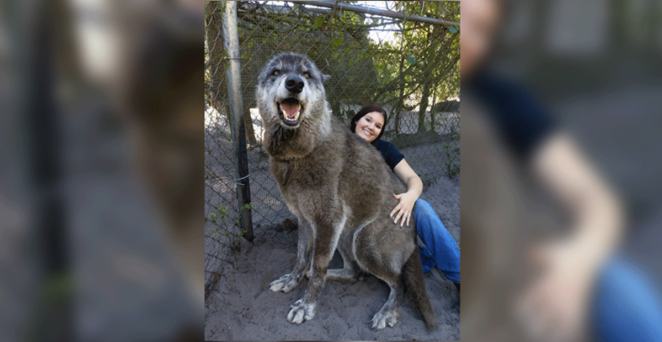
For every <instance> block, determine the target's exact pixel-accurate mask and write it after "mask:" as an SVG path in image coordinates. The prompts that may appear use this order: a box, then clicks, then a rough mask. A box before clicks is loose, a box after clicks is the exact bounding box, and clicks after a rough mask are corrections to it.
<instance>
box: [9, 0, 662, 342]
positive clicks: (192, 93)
mask: <svg viewBox="0 0 662 342" xmlns="http://www.w3.org/2000/svg"><path fill="white" fill-rule="evenodd" d="M485 1H488V0H485ZM495 1H496V0H495ZM474 2H476V3H481V0H463V1H462V2H461V7H462V13H461V16H462V17H463V18H462V25H461V27H460V34H461V43H460V45H461V46H463V45H465V41H464V39H465V35H464V34H463V32H464V31H465V30H466V29H467V28H466V26H465V25H473V24H476V25H477V27H479V28H480V27H482V23H484V21H483V20H480V19H479V18H481V17H480V15H481V14H480V13H476V14H467V13H466V12H465V9H466V5H467V4H469V3H474ZM496 2H497V4H498V6H497V7H499V10H498V11H501V12H499V14H498V15H496V18H498V20H496V21H495V22H496V23H497V24H494V26H490V25H487V26H488V31H489V32H493V33H494V35H489V34H488V35H486V36H485V35H484V36H481V37H488V38H489V39H487V41H486V42H485V43H486V46H489V49H486V51H487V53H486V54H485V56H484V58H482V59H481V63H478V64H481V65H485V66H488V65H489V67H490V70H492V71H493V72H494V73H495V74H498V75H500V76H499V77H501V78H503V79H508V80H510V81H512V82H515V83H517V84H519V85H522V86H523V87H524V89H526V90H527V91H528V92H530V93H532V94H535V97H536V98H538V99H539V100H540V103H541V106H544V107H545V108H547V109H548V111H549V112H550V113H551V115H552V116H553V117H554V119H555V120H556V121H557V122H558V123H559V127H562V129H563V130H564V131H565V132H569V133H570V134H571V135H572V137H573V139H574V141H575V142H576V143H577V146H580V147H581V150H582V151H583V153H582V155H583V156H585V157H586V159H587V160H589V161H590V165H592V166H593V167H594V169H595V170H596V171H597V173H598V174H600V177H602V178H603V179H604V180H605V182H606V183H607V184H609V187H610V189H612V190H613V192H614V193H616V194H617V195H618V198H619V203H620V204H621V206H622V208H623V210H624V212H625V213H626V214H627V219H626V220H625V224H624V225H623V227H622V228H623V232H624V234H623V235H622V237H621V238H619V244H618V245H619V246H620V247H618V248H619V249H616V247H614V249H613V250H612V251H611V253H612V254H614V255H619V256H621V257H622V258H625V259H627V260H628V261H629V262H628V265H630V266H628V268H629V269H630V270H637V275H638V277H639V278H640V279H646V282H647V283H649V284H650V285H651V287H652V288H653V291H646V294H647V295H650V294H652V297H651V296H649V297H646V298H648V299H651V301H652V302H655V294H656V293H657V292H659V291H658V290H657V289H659V286H660V284H662V268H661V267H660V264H659V260H661V259H660V256H661V255H660V250H659V248H656V247H657V246H656V245H657V242H658V241H660V237H661V236H660V235H662V231H661V230H660V225H661V224H662V215H661V214H660V210H659V209H660V205H661V204H662V196H660V193H661V192H660V190H661V187H662V182H660V180H659V179H658V177H657V175H659V174H661V172H660V171H662V162H661V160H660V154H659V151H658V150H659V147H658V146H659V145H660V141H659V139H660V136H661V135H660V134H659V133H658V131H659V129H660V128H661V127H662V122H661V120H662V116H660V115H659V111H660V109H662V97H661V96H659V93H660V90H661V89H662V78H661V77H660V76H662V75H661V73H662V70H661V67H660V64H659V62H658V61H659V60H660V55H661V54H662V43H661V42H662V40H661V39H660V38H661V37H662V20H661V19H662V18H661V17H662V16H661V14H662V13H661V12H662V11H661V9H662V7H661V6H662V4H661V3H660V2H659V1H652V0H638V1H627V2H626V1H622V2H621V1H598V0H574V1H570V0H558V1H537V2H528V1H518V0H512V1H505V0H504V1H496ZM487 6H489V5H486V8H488V7H487ZM500 6H503V7H500ZM204 10H205V8H204V4H203V3H202V2H197V1H185V0H180V1H168V2H156V1H149V0H148V1H113V2H111V1H107V0H71V1H64V0H58V1H49V2H47V1H36V0H27V1H8V0H4V1H0V130H1V131H0V340H2V341H21V340H39V341H44V340H58V341H60V340H67V341H68V340H99V341H106V340H113V341H116V340H120V341H132V340H158V341H162V340H173V341H177V340H182V341H183V340H201V339H202V331H203V330H202V321H203V305H202V302H203V290H202V289H203V284H204V278H203V273H204V270H203V265H204V262H203V259H204V253H203V248H204V247H203V238H204V233H203V231H202V229H200V230H199V231H198V230H192V229H184V228H182V227H190V226H195V227H202V226H203V225H204V217H205V216H204V209H203V208H204V206H205V204H204V186H203V177H204V176H203V175H204V158H205V157H204V150H205V146H204V125H203V123H204V122H205V117H204V113H205V109H206V108H205V101H206V100H205V99H204V98H203V95H202V94H203V93H204V92H205V83H204V82H203V79H204V77H205V74H204V65H205V64H204V63H205V62H204V61H205V48H204V47H205V30H204V23H205V19H204V18H205V12H204ZM472 18H474V19H479V20H477V21H475V22H474V23H473V24H472V23H471V21H470V20H471V19H472ZM487 20H494V19H487ZM489 32H488V33H489ZM207 48H208V49H209V48H210V47H209V46H207ZM460 63H461V64H465V57H464V55H463V56H462V58H461V62H460ZM463 73H464V71H463ZM465 104H466V106H467V108H469V107H471V105H472V104H471V103H466V101H464V103H463V104H462V111H463V114H462V115H463V117H462V143H461V144H462V157H463V158H462V222H461V224H462V231H463V233H462V234H463V241H462V250H463V252H462V253H463V259H464V264H463V273H464V275H463V282H464V284H465V286H464V289H465V291H464V294H463V295H462V297H463V300H464V305H463V309H464V312H463V313H462V326H463V327H462V339H466V340H477V339H481V338H489V339H490V340H527V339H529V340H530V339H532V338H531V337H530V335H529V334H528V333H527V332H526V330H527V328H526V324H524V326H523V325H522V324H521V323H518V322H517V321H516V319H515V316H516V315H515V314H514V313H513V310H512V308H513V306H514V304H515V303H516V300H517V298H518V297H520V296H521V295H522V294H523V293H524V292H525V289H526V288H527V284H528V283H529V281H530V279H531V277H532V275H531V274H530V273H531V272H528V271H527V268H526V267H525V266H526V265H525V264H526V261H527V259H526V258H525V257H524V256H525V255H526V252H525V251H526V250H527V249H528V247H530V246H533V245H534V244H535V242H536V241H546V240H547V239H549V237H550V236H553V235H554V234H553V233H554V232H556V231H563V230H564V229H566V228H567V227H568V225H567V224H566V222H567V221H566V220H565V219H564V213H563V210H560V209H559V208H557V205H558V204H557V203H556V202H555V201H554V200H551V199H549V198H548V196H547V194H546V192H545V191H544V190H541V189H538V188H537V187H538V186H537V185H536V183H535V182H530V180H529V179H528V178H527V177H528V176H527V173H526V172H521V173H520V172H519V171H517V170H518V169H519V167H520V166H519V165H517V162H516V161H513V160H512V159H513V158H511V157H509V156H508V155H509V153H508V148H507V147H504V148H503V151H501V152H499V153H497V152H494V151H491V150H489V151H488V150H486V149H485V148H483V147H484V146H489V145H490V143H491V142H492V141H491V140H487V141H482V140H480V139H481V137H486V136H488V135H487V134H467V133H466V132H467V131H466V129H469V130H471V129H473V128H472V127H474V128H476V129H477V130H487V131H489V130H490V126H489V125H490V124H487V123H486V122H487V121H485V120H481V119H476V120H474V119H470V120H465V116H464V110H465V109H464V108H465ZM474 104H475V105H476V106H477V107H478V106H480V105H481V103H480V102H476V103H474ZM348 110H349V109H348ZM483 111H484V112H489V110H487V109H483ZM492 129H494V128H492ZM474 139H475V140H474ZM495 140H498V139H495ZM481 146H483V147H481ZM146 150H149V151H151V152H153V153H149V154H145V151H146ZM191 151H199V152H197V153H196V152H191ZM471 156H474V157H473V158H474V159H473V160H474V161H477V162H478V163H479V164H477V165H480V167H481V168H484V169H489V168H492V167H496V168H499V169H500V171H498V172H496V173H492V174H491V175H487V176H485V175H483V176H485V177H483V178H477V177H480V176H481V175H480V174H472V173H467V172H468V171H469V170H468V169H467V167H466V166H465V163H466V162H471V160H472V159H470V158H472V157H471ZM488 156H491V157H489V158H488ZM466 165H470V164H466ZM150 170H152V171H154V170H157V171H154V172H150ZM504 170H505V171H504ZM145 174H147V175H151V176H145ZM191 174H192V175H199V176H197V177H199V179H194V180H195V181H194V182H193V183H194V184H195V185H194V186H190V185H189V183H187V182H188V181H190V179H192V178H191V177H188V176H187V175H191ZM178 177H181V178H178ZM490 177H491V178H490ZM173 179H180V180H179V181H174V180H173ZM480 179H483V180H486V181H488V182H492V183H493V185H494V186H493V187H492V188H490V189H491V190H492V191H490V192H487V191H485V188H483V187H479V186H476V185H480V184H482V183H480V182H479V180H480ZM472 184H473V185H474V187H472ZM166 208H169V209H166ZM485 208H491V209H490V210H489V211H487V210H486V211H481V210H480V209H485ZM494 223H499V226H498V227H497V228H495V227H494V226H491V224H494ZM198 246H199V247H198ZM195 248H198V250H199V253H193V254H187V253H186V251H187V250H195ZM581 259H582V258H581V255H579V257H578V258H576V260H577V261H581ZM628 289H631V290H630V291H628ZM637 289H638V287H636V286H631V287H626V289H625V290H624V292H623V293H621V294H622V295H630V294H632V293H634V294H636V292H638V290H637ZM561 293H563V291H562V292H561ZM564 299H566V298H564V297H562V296H561V297H559V298H558V301H559V302H562V301H564ZM628 303H629V302H627V301H626V302H625V304H624V306H621V307H619V311H621V312H626V311H632V309H633V306H632V305H628ZM634 309H635V310H634V311H636V307H634ZM657 312H658V311H656V310H653V311H652V313H650V315H649V317H652V316H655V315H656V313H657ZM635 313H636V312H635ZM634 317H636V316H634ZM623 322H624V323H626V324H625V326H626V327H630V328H632V327H633V325H632V324H634V323H636V322H632V321H631V320H628V319H624V320H623ZM628 324H629V325H628ZM586 326H588V325H586ZM634 327H636V326H634ZM550 336H551V335H550ZM575 339H579V338H575Z"/></svg>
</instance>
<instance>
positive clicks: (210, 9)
mask: <svg viewBox="0 0 662 342" xmlns="http://www.w3.org/2000/svg"><path fill="white" fill-rule="evenodd" d="M322 3H324V2H322ZM331 4H334V6H330V8H328V7H320V6H314V5H310V4H309V3H305V4H304V3H284V2H254V1H246V2H237V6H238V8H237V22H238V27H237V29H238V33H239V49H240V53H241V59H240V65H241V89H240V93H241V95H242V97H243V119H244V123H245V135H246V142H247V148H248V169H249V179H250V197H251V200H252V202H251V204H249V205H247V206H245V207H243V208H239V205H238V204H237V191H236V190H237V189H236V186H237V181H236V179H235V171H234V170H235V168H234V167H235V162H236V161H235V160H234V159H233V158H234V157H233V155H234V154H233V142H232V134H231V126H230V123H231V118H230V110H229V96H228V93H229V92H228V80H227V76H226V71H227V69H228V67H229V63H228V60H227V58H226V57H227V52H226V51H225V48H224V35H223V21H224V15H225V10H224V6H225V2H208V3H206V5H205V6H206V8H205V11H206V16H205V67H206V71H205V86H206V88H205V89H206V92H205V108H206V112H205V203H206V204H205V218H206V223H205V270H206V275H205V276H206V279H205V281H206V284H208V285H209V284H210V283H213V282H215V281H217V280H218V279H219V277H220V274H219V273H218V272H219V269H220V264H221V263H223V262H229V263H232V259H231V258H230V257H229V255H230V253H231V252H232V251H233V250H236V249H237V248H238V242H239V240H240V237H241V234H242V232H243V231H242V229H241V227H240V224H239V216H240V213H241V211H242V210H250V211H251V215H252V222H253V232H254V234H260V232H262V231H264V229H267V228H268V227H273V226H276V225H286V226H288V225H291V224H293V223H292V222H293V221H294V219H295V217H294V215H293V214H292V213H290V212H289V210H288V209H287V206H286V205H285V202H284V200H283V199H282V197H281V194H280V191H279V189H278V186H277V185H276V182H275V181H274V179H273V177H272V175H271V173H270V172H269V165H268V157H267V155H266V153H265V152H264V151H263V149H262V145H261V141H262V124H261V122H260V118H259V113H258V111H257V108H256V107H257V104H256V100H255V95H254V93H255V86H256V83H257V73H258V72H259V70H260V69H261V67H262V66H263V65H264V64H265V63H266V62H267V61H268V60H269V59H270V58H271V57H272V56H273V55H275V54H278V53H280V52H286V51H287V52H290V51H291V52H298V53H302V54H305V55H307V56H308V57H310V58H311V60H313V61H314V62H315V63H316V64H317V66H318V67H319V68H320V70H321V71H322V72H324V73H326V74H329V75H331V79H330V80H329V81H327V82H326V84H325V88H326V93H327V100H328V101H329V103H330V105H331V108H332V110H333V113H334V115H336V116H337V117H338V118H340V119H341V120H343V121H344V122H345V123H347V124H349V121H350V119H351V118H352V116H353V115H354V114H355V113H356V112H357V111H358V110H359V109H360V108H361V107H362V106H363V105H367V104H371V103H374V104H379V105H381V106H382V107H384V108H385V109H386V110H387V112H388V114H389V120H388V123H387V125H386V127H385V128H384V129H385V131H384V135H383V137H382V139H385V140H387V141H391V142H392V143H393V144H394V145H395V146H396V147H397V148H398V149H399V150H400V151H401V152H402V153H403V154H404V155H405V157H406V159H407V161H408V163H409V164H410V165H411V167H412V168H413V169H414V170H415V171H416V172H417V173H418V175H419V176H420V177H421V179H422V180H423V183H424V186H426V187H427V186H429V185H430V184H432V183H434V182H435V181H436V180H438V179H439V178H440V177H451V178H453V177H455V176H456V175H457V174H458V173H459V132H460V130H459V126H460V120H459V82H460V81H459V76H460V71H459V26H455V25H449V24H433V23H427V22H423V20H421V18H423V19H425V18H442V17H443V18H445V19H448V18H451V19H455V20H459V13H460V12H459V11H460V7H459V2H405V1H401V2H379V4H378V5H381V7H382V11H381V12H383V13H381V14H369V13H364V12H368V11H367V10H368V8H367V7H365V6H356V5H354V6H353V7H352V8H353V9H354V10H348V9H346V8H340V7H342V6H338V5H337V4H338V2H335V3H334V2H331ZM370 6H371V7H374V2H373V3H371V5H370ZM387 11H390V12H399V13H404V14H406V15H407V17H406V18H395V17H394V16H393V15H392V14H389V13H386V12H387ZM372 12H376V11H372ZM416 18H418V19H416Z"/></svg>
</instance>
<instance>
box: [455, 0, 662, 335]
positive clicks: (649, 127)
mask: <svg viewBox="0 0 662 342" xmlns="http://www.w3.org/2000/svg"><path fill="white" fill-rule="evenodd" d="M661 37H662V3H661V2H659V1H646V0H642V1H593V0H577V1H575V0H572V1H565V0H559V1H518V0H512V1H506V0H502V1H499V0H494V1H492V0H473V1H472V0H463V1H462V25H461V49H462V52H461V65H462V92H463V94H464V95H467V94H468V93H469V92H470V91H471V90H476V89H478V91H477V93H479V96H473V97H471V96H464V98H463V102H462V107H461V113H462V144H461V145H462V152H463V153H462V184H461V192H462V219H461V226H462V232H463V241H462V258H463V265H462V273H463V278H462V281H463V283H464V284H465V285H464V289H465V292H464V294H463V304H464V305H463V307H462V308H463V313H462V339H463V340H465V339H467V340H472V341H473V340H482V339H489V340H493V341H501V340H503V341H512V340H535V341H541V340H561V341H563V340H586V339H596V340H628V338H630V340H632V339H631V338H633V337H632V335H629V333H627V331H641V332H642V335H640V336H639V338H641V340H650V341H654V340H659V339H660V335H659V329H655V328H652V329H651V326H652V325H655V324H659V323H660V317H662V316H660V312H661V311H660V305H659V302H660V301H659V289H660V286H661V285H662V265H661V264H660V262H659V261H660V260H662V259H661V257H662V254H660V249H659V248H658V247H657V244H658V243H657V242H658V241H660V239H661V238H662V229H661V228H662V215H660V208H661V207H660V205H661V204H662V192H661V191H660V190H661V188H662V182H661V181H660V179H659V176H658V175H659V174H660V172H661V171H662V158H661V157H660V152H659V146H660V145H661V144H662V141H660V137H661V136H662V135H660V129H661V128H662V116H661V115H660V111H661V110H662V96H660V94H661V91H662V77H661V76H662V68H661V65H660V63H659V61H660V58H661V57H662V40H661V39H660V38H661ZM477 79H478V81H477ZM472 88H474V89H472ZM486 89H487V90H486ZM499 89H500V90H499ZM513 112H517V115H515V116H514V117H518V115H519V114H521V116H519V117H518V119H516V120H513V122H510V123H509V127H510V128H513V127H514V128H513V130H512V132H518V133H522V134H523V135H526V134H528V133H527V132H531V131H534V130H535V129H538V128H539V127H543V128H541V130H543V131H545V132H546V131H547V130H548V129H547V127H548V126H550V127H553V128H550V129H549V131H550V132H549V133H546V134H545V135H546V136H547V138H545V137H543V138H541V141H540V142H539V143H538V144H537V147H536V146H534V147H533V150H532V152H530V154H529V155H528V156H527V157H526V158H522V156H521V153H520V150H521V149H522V148H524V146H522V145H521V141H522V140H517V139H513V138H512V134H511V137H509V134H508V133H504V131H506V130H505V129H504V128H503V122H500V121H499V120H501V119H500V117H503V116H507V117H509V119H512V117H511V116H509V114H507V113H513ZM504 113H506V114H504ZM541 113H542V114H541ZM541 117H542V118H544V119H542V120H539V119H540V118H541ZM495 118H496V120H495ZM530 118H534V119H533V120H529V119H530ZM531 121H536V122H537V123H540V122H541V121H544V122H547V123H549V122H551V123H552V124H544V125H543V124H540V125H538V126H536V124H531ZM558 136H564V138H563V139H564V140H571V141H572V146H573V148H570V149H567V151H574V152H573V153H569V154H570V155H572V157H573V158H574V157H578V158H574V159H573V158H570V159H573V161H579V164H583V165H584V166H585V168H583V170H584V171H585V170H590V172H588V173H590V174H592V175H593V176H594V177H588V178H590V179H599V182H596V183H600V184H602V190H604V192H603V193H604V194H608V196H600V195H598V196H596V197H595V199H596V202H598V201H603V200H604V199H605V198H606V197H609V202H610V203H611V204H616V205H614V206H613V208H612V209H613V210H607V211H604V212H603V214H596V212H597V211H596V212H593V213H592V214H589V215H586V217H584V218H585V220H586V222H588V221H592V222H594V221H600V220H602V219H603V218H606V219H604V220H602V221H603V222H602V224H603V226H602V227H596V228H597V229H595V231H594V233H595V234H594V235H593V237H592V238H591V239H587V240H586V241H584V243H583V245H582V248H579V247H577V248H576V249H575V250H574V251H572V252H567V253H566V252H559V253H558V254H557V255H558V256H559V259H560V258H561V255H563V258H566V259H568V260H569V261H565V262H566V264H567V265H572V264H573V263H574V264H575V265H583V264H584V263H585V261H587V260H593V259H592V258H593V256H594V251H596V250H601V251H602V252H603V256H602V259H601V260H602V263H603V264H602V265H601V266H598V267H594V268H593V270H592V271H591V272H597V274H592V273H591V272H588V271H587V272H583V274H584V275H586V276H584V275H579V276H577V277H574V278H573V277H572V276H567V277H566V278H565V280H564V281H559V282H558V283H555V284H554V286H549V288H548V289H547V290H546V291H547V294H553V295H554V296H555V297H554V298H553V300H552V299H551V298H547V299H544V298H543V296H541V297H538V302H535V303H533V302H529V303H528V304H529V305H530V306H531V307H533V309H532V311H529V312H528V317H525V318H522V317H518V315H520V314H521V312H520V313H518V308H519V307H520V306H519V305H520V304H521V303H522V302H521V300H522V299H523V297H526V296H527V294H530V293H531V290H532V289H534V288H535V286H536V284H538V285H541V284H542V282H543V281H544V279H545V275H546V274H552V273H554V272H556V273H557V274H561V273H563V272H565V271H566V270H567V274H566V275H569V274H572V272H574V270H573V267H575V266H567V267H566V266H560V265H561V263H560V262H559V263H558V264H552V265H546V266H547V268H545V267H535V266H536V265H535V264H536V263H537V262H539V260H537V258H536V257H533V256H532V254H531V253H530V252H531V250H535V249H536V247H539V246H541V245H545V244H549V245H553V244H554V243H558V242H559V241H571V240H572V239H573V238H572V237H573V236H574V235H573V229H574V228H577V226H580V225H581V222H578V221H577V220H576V217H573V214H575V213H574V212H573V211H574V210H567V209H568V207H570V208H575V209H576V208H578V207H580V206H581V204H582V203H581V200H582V198H581V197H590V196H588V195H587V196H582V195H581V194H580V195H577V196H574V197H573V196H570V197H569V200H570V201H565V203H564V200H563V199H562V200H560V201H559V199H558V198H557V197H556V196H554V195H555V192H557V191H555V190H554V189H551V190H550V188H549V187H546V186H545V185H546V184H542V183H545V182H544V180H543V182H541V181H540V178H541V177H540V176H541V174H543V175H542V176H543V177H542V178H545V177H544V173H545V172H544V171H543V172H541V170H540V168H538V169H537V170H536V165H538V166H539V165H540V161H541V160H545V159H546V160H552V159H551V158H549V156H550V155H551V153H549V151H550V150H552V149H551V148H549V146H552V145H554V144H553V143H549V142H550V141H551V142H554V141H557V142H558V139H556V138H555V137H558ZM568 137H570V138H568ZM577 151H579V152H577ZM558 160H563V158H558ZM536 163H538V164H536ZM576 164H577V163H574V164H573V165H567V166H566V165H564V164H563V163H560V164H557V165H559V166H558V167H553V168H552V169H553V171H554V172H555V173H556V174H557V175H559V178H561V179H563V178H565V179H568V183H571V182H572V180H571V179H573V178H579V174H580V173H581V174H582V176H584V175H585V173H583V172H576V169H575V168H574V166H576ZM548 165H549V164H548ZM564 168H565V169H566V170H565V171H563V169H564ZM559 170H560V171H559ZM557 171H558V172H557ZM549 173H552V172H551V171H550V172H549ZM549 173H548V174H549ZM575 176H577V177H575ZM560 183H563V181H560ZM547 185H548V184H547ZM580 188H581V186H580ZM612 196H613V198H612ZM614 198H615V200H614ZM566 199H568V198H566ZM605 202H607V201H605ZM614 208H616V209H614ZM581 210H582V209H579V210H576V211H580V212H581ZM615 212H618V213H619V214H618V215H613V216H619V215H620V214H621V213H622V216H621V218H622V221H620V222H618V221H619V220H617V219H614V220H611V217H612V215H611V214H613V213H615ZM579 216H581V213H580V215H579ZM617 226H618V227H620V228H616V227H617ZM614 232H616V233H614ZM612 233H614V235H613V236H617V237H615V238H613V239H612V240H611V242H609V243H607V242H605V241H606V240H607V239H606V238H605V239H603V237H605V236H612V235H610V234H612ZM560 245H563V243H561V244H560ZM578 245H579V244H577V246H578ZM570 260H571V261H570ZM610 260H617V262H616V264H619V263H620V262H622V264H620V265H625V266H623V267H612V265H614V264H613V263H611V262H612V261H610ZM555 265H556V266H558V267H557V268H556V269H555V268H554V267H555ZM538 266H540V265H538ZM577 268H579V266H578V267H577ZM614 269H619V272H620V273H618V274H616V273H617V272H613V270H614ZM589 273H591V275H587V274H589ZM614 274H615V275H614ZM628 276H632V278H630V279H636V280H633V281H632V282H631V283H628V282H627V281H626V279H628ZM560 278H561V277H560V276H559V278H558V279H560ZM584 278H587V279H588V278H590V279H591V281H588V284H589V285H588V287H587V292H585V293H584V294H583V295H581V296H579V295H577V296H575V295H576V294H577V291H576V290H575V288H576V287H577V284H578V283H581V282H582V281H584V280H580V279H584ZM537 281H539V282H537ZM550 284H551V283H550ZM550 284H548V285H550ZM615 284H620V285H618V286H617V285H615ZM541 288H542V286H541V287H539V288H538V290H541ZM605 288H611V289H612V290H613V292H611V298H614V300H613V302H611V303H610V304H611V305H609V306H607V309H605V308H604V302H605V300H604V296H605V293H609V292H606V290H605ZM538 293H539V294H540V293H541V292H538ZM548 297H549V296H548ZM529 299H531V298H530V297H529ZM580 299H581V303H583V304H581V305H580V304H579V303H578V302H579V301H580ZM642 303H647V304H642ZM575 304H576V305H575ZM601 305H602V307H601ZM572 306H575V310H580V311H581V310H584V311H582V312H583V314H581V315H577V316H575V315H573V314H571V313H572V312H571V311H572V309H568V308H569V307H572ZM581 307H583V309H581ZM606 312H608V313H606ZM612 313H614V314H613V316H614V317H611V321H609V320H608V319H607V318H605V317H607V316H609V315H611V314H612ZM616 313H618V314H616ZM564 314H566V316H567V317H573V320H574V318H575V317H579V318H577V320H575V322H567V321H569V320H566V319H564V318H563V315H564ZM619 315H620V316H619ZM606 321H609V322H611V323H612V327H613V331H611V333H607V334H606V335H605V329H604V327H603V326H602V327H601V324H602V325H604V322H606ZM573 324H574V325H575V326H573ZM607 330H608V329H607ZM619 334H620V335H619ZM607 336H609V337H607Z"/></svg>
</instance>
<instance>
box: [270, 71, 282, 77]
mask: <svg viewBox="0 0 662 342" xmlns="http://www.w3.org/2000/svg"><path fill="white" fill-rule="evenodd" d="M271 74H272V75H274V76H278V75H280V71H278V70H274V72H272V73H271Z"/></svg>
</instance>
